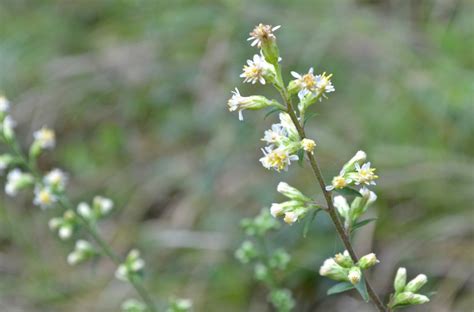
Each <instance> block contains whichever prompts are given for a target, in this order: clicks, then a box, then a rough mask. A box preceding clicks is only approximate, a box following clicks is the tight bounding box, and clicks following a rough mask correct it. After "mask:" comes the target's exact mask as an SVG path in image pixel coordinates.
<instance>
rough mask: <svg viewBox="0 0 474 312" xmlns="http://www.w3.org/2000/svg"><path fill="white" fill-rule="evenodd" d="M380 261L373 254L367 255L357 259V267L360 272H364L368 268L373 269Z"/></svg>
mask: <svg viewBox="0 0 474 312" xmlns="http://www.w3.org/2000/svg"><path fill="white" fill-rule="evenodd" d="M379 262H380V261H379V260H378V259H377V257H376V256H375V254H374V253H370V254H368V255H365V256H363V257H362V258H360V259H359V262H358V265H359V267H360V268H361V269H362V270H366V269H368V268H371V267H373V266H374V265H376V264H377V263H379Z"/></svg>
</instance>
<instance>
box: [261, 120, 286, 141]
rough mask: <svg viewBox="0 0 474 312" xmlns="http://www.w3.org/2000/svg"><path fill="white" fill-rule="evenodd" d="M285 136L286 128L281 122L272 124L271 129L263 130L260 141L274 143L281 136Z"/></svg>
mask: <svg viewBox="0 0 474 312" xmlns="http://www.w3.org/2000/svg"><path fill="white" fill-rule="evenodd" d="M286 136H287V132H286V129H285V128H284V127H283V126H282V125H281V124H273V125H272V128H271V129H269V130H265V133H264V136H263V138H262V141H265V142H267V143H268V144H275V143H277V142H279V141H280V140H281V138H283V137H286Z"/></svg>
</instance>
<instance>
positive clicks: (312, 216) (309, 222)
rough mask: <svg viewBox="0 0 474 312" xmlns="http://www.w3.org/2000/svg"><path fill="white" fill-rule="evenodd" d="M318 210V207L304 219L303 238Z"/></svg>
mask: <svg viewBox="0 0 474 312" xmlns="http://www.w3.org/2000/svg"><path fill="white" fill-rule="evenodd" d="M320 211H321V209H319V208H318V209H316V210H315V211H314V212H313V214H312V215H311V218H307V219H306V223H305V224H304V228H303V238H306V235H307V234H308V230H309V226H310V225H311V223H313V221H314V219H315V218H316V215H317V214H318V212H320Z"/></svg>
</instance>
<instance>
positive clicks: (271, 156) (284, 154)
mask: <svg viewBox="0 0 474 312" xmlns="http://www.w3.org/2000/svg"><path fill="white" fill-rule="evenodd" d="M262 152H263V154H264V157H262V158H260V162H261V163H262V166H263V167H265V168H266V169H275V170H276V171H278V172H280V171H282V170H284V171H287V170H288V166H289V165H291V162H292V161H297V160H298V159H299V158H298V156H297V155H290V154H289V153H288V151H287V150H286V149H284V148H277V149H272V148H271V147H268V146H267V147H265V149H262Z"/></svg>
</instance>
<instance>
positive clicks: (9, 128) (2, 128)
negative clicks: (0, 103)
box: [0, 115, 16, 139]
mask: <svg viewBox="0 0 474 312" xmlns="http://www.w3.org/2000/svg"><path fill="white" fill-rule="evenodd" d="M15 127H16V121H15V120H13V118H12V117H11V116H9V115H8V116H6V117H5V118H4V119H3V122H2V123H1V124H0V132H3V135H4V136H5V138H7V139H11V138H12V137H13V129H15Z"/></svg>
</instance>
